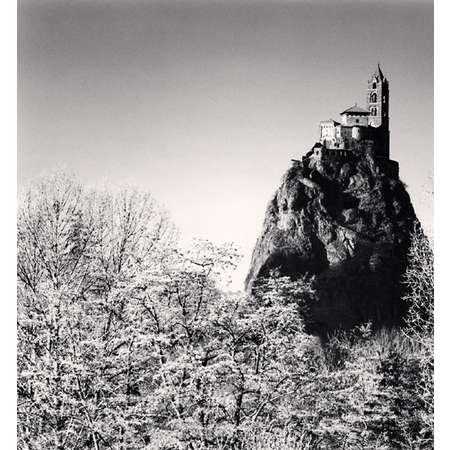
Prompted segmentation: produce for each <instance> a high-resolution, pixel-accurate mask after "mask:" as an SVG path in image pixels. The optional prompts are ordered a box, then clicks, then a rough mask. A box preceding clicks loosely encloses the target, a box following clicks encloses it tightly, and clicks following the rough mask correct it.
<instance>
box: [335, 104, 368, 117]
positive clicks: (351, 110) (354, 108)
mask: <svg viewBox="0 0 450 450" xmlns="http://www.w3.org/2000/svg"><path fill="white" fill-rule="evenodd" d="M341 114H357V115H361V116H364V115H369V114H370V112H369V111H368V110H367V109H365V108H361V107H360V106H358V104H357V103H355V104H354V105H353V106H350V108H347V109H346V110H345V111H342V112H341Z"/></svg>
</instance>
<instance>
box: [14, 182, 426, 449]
mask: <svg viewBox="0 0 450 450" xmlns="http://www.w3.org/2000/svg"><path fill="white" fill-rule="evenodd" d="M413 242H414V244H413V246H412V250H411V252H412V253H411V265H410V268H409V271H408V273H407V276H406V283H407V285H408V287H409V288H410V290H409V294H408V298H407V301H408V302H409V303H410V304H411V308H410V311H411V313H410V316H409V318H408V322H407V325H406V327H405V329H404V330H391V331H388V330H381V331H377V332H374V331H373V330H372V329H371V326H370V324H367V325H365V326H361V327H359V328H357V329H355V330H354V331H353V332H351V333H336V334H335V335H333V336H331V337H330V339H329V340H327V341H326V342H320V341H319V340H318V339H317V338H315V337H312V336H309V335H307V334H306V333H305V332H304V323H305V314H306V312H305V308H304V305H305V304H307V303H308V304H310V302H311V301H314V297H315V293H314V282H315V280H314V279H313V278H303V279H300V280H297V281H295V282H293V281H290V280H289V279H288V278H284V277H281V278H280V277H279V278H276V277H272V278H269V279H267V280H266V281H264V282H262V283H261V284H260V285H259V286H258V289H256V291H255V293H254V295H252V296H250V295H247V294H244V293H240V292H239V293H229V292H224V291H223V290H221V289H219V288H218V286H219V282H220V281H221V280H223V279H224V278H226V276H227V273H228V272H229V270H230V269H232V268H233V267H234V265H235V263H236V260H237V257H238V255H237V253H236V249H235V248H233V246H232V245H223V246H214V245H212V244H211V243H209V242H203V241H197V242H194V243H193V245H192V247H191V248H190V249H189V250H184V251H181V250H180V249H179V248H178V246H177V240H176V232H175V229H174V227H173V225H172V224H171V222H170V220H169V218H168V216H167V214H166V213H165V212H164V210H163V209H161V208H160V207H159V206H158V205H157V204H156V203H155V201H154V200H152V199H151V197H149V196H147V195H144V194H141V193H138V192H135V191H131V190H123V191H120V192H117V193H111V192H104V191H89V190H87V189H85V188H83V187H82V186H80V185H79V184H77V183H76V182H75V181H74V180H72V179H70V178H67V177H64V176H55V177H53V178H51V179H49V180H46V181H43V182H40V183H38V184H36V185H35V186H33V187H32V188H31V189H30V190H29V192H28V193H27V194H26V195H25V196H24V199H23V200H22V202H21V206H20V210H19V215H18V328H17V330H18V442H19V448H21V449H30V450H31V449H42V450H43V449H58V450H62V449H65V450H68V449H96V450H100V449H102V450H103V449H120V450H125V449H130V450H131V449H148V450H149V449H155V450H156V449H161V450H163V449H164V450H172V449H173V450H175V449H190V450H196V449H206V448H211V449H213V448H214V449H224V450H225V449H255V450H265V449H273V450H276V449H280V450H282V449H313V448H323V449H328V448H348V449H355V448H367V449H391V448H427V449H428V448H431V446H432V441H431V440H432V370H433V369H432V346H433V344H432V333H433V330H432V313H431V311H432V300H433V299H432V289H433V287H432V276H433V274H432V252H431V250H430V247H429V244H428V241H426V239H425V238H424V236H423V234H421V232H420V231H418V232H417V233H416V237H415V238H414V239H413ZM422 252H425V254H426V258H428V259H426V261H427V264H431V265H430V266H427V269H426V270H425V269H424V274H423V277H422V278H421V277H417V274H418V273H419V272H420V271H421V270H422V269H423V267H424V266H423V261H424V256H423V253H422ZM427 252H428V253H427ZM430 271H431V272H430ZM421 273H422V272H421ZM430 283H431V284H430ZM222 284H223V283H222ZM430 352H431V353H430Z"/></svg>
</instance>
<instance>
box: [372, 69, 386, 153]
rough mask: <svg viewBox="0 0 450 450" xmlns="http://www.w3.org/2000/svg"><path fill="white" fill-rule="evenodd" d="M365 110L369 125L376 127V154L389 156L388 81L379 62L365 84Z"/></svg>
mask: <svg viewBox="0 0 450 450" xmlns="http://www.w3.org/2000/svg"><path fill="white" fill-rule="evenodd" d="M367 110H368V111H369V113H370V115H369V121H368V124H369V126H371V127H373V128H376V129H377V130H376V133H375V136H376V140H377V144H378V145H377V147H378V148H379V150H378V152H377V153H378V155H379V156H382V157H385V158H389V81H388V80H387V78H386V77H385V76H384V75H383V72H382V71H381V68H380V64H378V66H377V68H376V70H375V72H374V73H373V75H372V76H371V77H370V78H369V80H368V84H367Z"/></svg>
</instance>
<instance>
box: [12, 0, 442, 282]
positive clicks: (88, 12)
mask: <svg viewBox="0 0 450 450" xmlns="http://www.w3.org/2000/svg"><path fill="white" fill-rule="evenodd" d="M378 61H379V62H380V63H381V66H382V69H383V71H384V73H385V74H386V75H387V77H388V79H389V81H390V88H391V106H390V116H391V157H392V159H395V160H397V161H399V163H400V176H401V178H402V180H403V181H404V182H405V183H406V184H407V185H408V191H409V193H410V195H411V197H412V200H413V203H414V206H415V208H416V211H417V214H418V215H419V218H420V219H421V220H422V222H423V223H424V225H425V226H426V228H427V229H428V230H429V231H430V230H431V224H432V206H431V200H432V199H431V194H430V191H431V190H432V167H433V4H432V2H431V1H428V0H423V1H415V2H414V1H407V0H398V1H395V0H391V1H376V2H369V1H366V0H357V1H342V0H334V1H331V0H329V1H325V0H314V1H282V0H281V1H280V0H278V1H273V2H262V1H257V0H245V1H240V2H238V1H229V0H223V1H218V0H215V1H190V0H184V1H181V0H180V1H175V0H165V1H160V2H156V1H133V0H122V1H119V0H110V1H108V0H92V1H87V0H78V1H76V0H57V1H56V0H55V1H52V0H19V67H18V90H19V94H18V95H19V98H18V108H19V109H18V114H19V124H18V125H19V136H18V143H19V146H18V182H19V187H21V186H24V185H26V184H27V183H28V182H29V181H30V180H31V179H32V178H35V177H36V176H39V175H40V174H42V173H43V172H45V171H48V170H51V169H53V168H55V167H60V166H65V167H66V168H67V169H68V170H70V171H72V172H73V173H74V174H75V175H77V176H78V177H79V178H80V179H81V180H82V181H84V182H86V183H97V182H103V181H105V180H107V181H110V182H112V183H115V182H118V183H123V182H131V183H133V184H135V185H138V186H140V187H142V188H144V189H147V190H149V191H150V192H152V193H153V195H154V196H155V197H156V198H157V199H158V200H160V201H161V202H163V203H164V204H165V205H166V206H167V208H168V209H169V210H170V212H171V214H172V217H173V220H174V221H175V223H176V224H177V225H178V227H179V228H180V231H181V233H182V236H183V238H184V239H189V238H190V237H193V236H197V237H203V238H208V239H211V240H213V241H216V242H220V241H229V240H232V241H234V242H236V243H237V244H238V245H239V246H240V247H241V248H242V251H243V253H244V256H245V258H244V261H243V264H242V266H241V267H240V269H239V271H238V273H237V274H236V277H235V287H238V288H239V287H241V286H242V282H243V278H244V277H245V273H246V270H247V268H248V264H249V258H250V254H251V251H252V248H253V246H254V244H255V241H256V238H257V236H258V234H259V233H260V231H261V226H262V221H263V217H264V212H265V207H266V204H267V202H268V201H269V199H270V198H271V196H272V195H273V193H274V191H275V189H276V188H277V187H278V185H279V183H280V179H281V176H282V174H283V173H284V171H285V170H286V169H287V168H288V167H289V165H290V159H291V158H300V157H301V155H302V154H304V153H306V151H308V150H309V149H310V148H311V146H312V145H313V144H314V142H315V141H316V140H317V137H318V136H317V134H318V122H319V121H320V120H322V119H327V118H330V117H332V118H335V119H338V118H339V112H340V111H342V110H344V109H345V108H347V107H349V106H351V105H352V104H354V103H355V102H358V103H360V104H364V100H365V92H366V91H365V90H366V85H367V79H368V77H369V76H370V75H371V73H372V72H373V70H374V69H375V67H376V64H377V62H378Z"/></svg>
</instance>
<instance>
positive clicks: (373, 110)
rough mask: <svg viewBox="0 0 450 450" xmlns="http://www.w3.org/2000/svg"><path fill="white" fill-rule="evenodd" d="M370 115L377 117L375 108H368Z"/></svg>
mask: <svg viewBox="0 0 450 450" xmlns="http://www.w3.org/2000/svg"><path fill="white" fill-rule="evenodd" d="M370 115H371V116H376V115H377V108H375V107H374V106H373V107H372V108H370Z"/></svg>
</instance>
